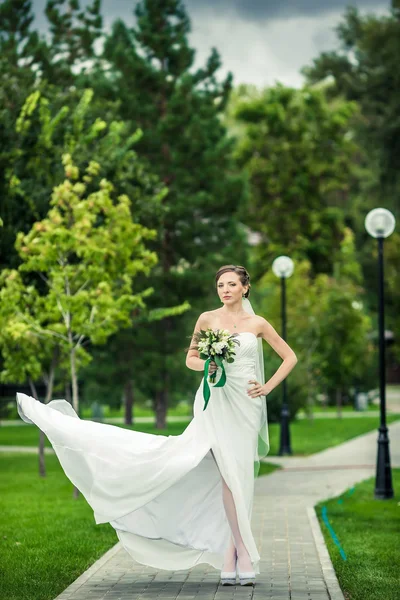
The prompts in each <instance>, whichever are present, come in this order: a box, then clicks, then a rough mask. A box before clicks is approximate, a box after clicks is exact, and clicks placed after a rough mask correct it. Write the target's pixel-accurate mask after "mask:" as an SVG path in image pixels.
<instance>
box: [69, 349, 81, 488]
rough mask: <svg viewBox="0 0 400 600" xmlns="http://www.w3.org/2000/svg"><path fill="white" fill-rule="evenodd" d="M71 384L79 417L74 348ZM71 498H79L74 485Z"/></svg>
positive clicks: (74, 406) (75, 408)
mask: <svg viewBox="0 0 400 600" xmlns="http://www.w3.org/2000/svg"><path fill="white" fill-rule="evenodd" d="M70 359H71V384H72V408H73V409H74V410H75V412H76V414H77V415H78V416H79V394H78V377H77V373H76V356H75V348H73V347H72V346H71V354H70ZM72 496H73V498H79V490H78V488H77V487H76V486H75V485H74V491H73V493H72Z"/></svg>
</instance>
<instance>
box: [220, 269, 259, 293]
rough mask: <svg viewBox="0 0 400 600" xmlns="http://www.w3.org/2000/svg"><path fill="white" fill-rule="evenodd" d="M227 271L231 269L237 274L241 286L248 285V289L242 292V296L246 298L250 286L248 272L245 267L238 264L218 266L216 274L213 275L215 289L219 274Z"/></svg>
mask: <svg viewBox="0 0 400 600" xmlns="http://www.w3.org/2000/svg"><path fill="white" fill-rule="evenodd" d="M228 271H233V272H234V273H236V274H237V275H238V276H239V279H240V283H241V284H242V285H243V286H245V285H248V286H249V289H248V290H247V292H246V293H245V294H244V297H245V298H248V297H249V296H250V288H251V283H250V275H249V274H248V272H247V271H246V269H245V268H244V267H241V266H240V265H224V266H223V267H221V268H219V269H218V271H217V274H216V276H215V289H217V285H218V279H219V278H220V277H221V275H223V274H224V273H227V272H228Z"/></svg>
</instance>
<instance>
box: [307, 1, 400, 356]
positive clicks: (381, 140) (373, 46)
mask: <svg viewBox="0 0 400 600" xmlns="http://www.w3.org/2000/svg"><path fill="white" fill-rule="evenodd" d="M336 32H337V38H338V42H339V48H338V49H337V50H334V51H330V52H323V53H321V54H320V55H319V56H318V57H317V58H316V59H314V61H313V63H312V64H311V65H310V66H307V67H305V68H304V69H303V73H304V74H305V75H306V77H307V80H308V81H309V83H311V84H314V85H319V84H320V83H321V82H325V84H326V86H327V90H328V93H329V94H330V96H331V98H345V99H347V100H349V101H356V102H357V103H358V105H359V106H360V112H361V116H362V118H361V119H360V120H358V122H357V127H356V128H355V131H354V133H355V135H356V139H357V141H358V143H359V144H360V145H362V146H363V147H364V148H365V150H366V152H365V155H364V156H365V160H366V166H367V169H366V178H365V179H363V181H362V184H361V185H360V189H359V191H358V193H357V195H356V196H355V197H354V198H353V199H352V204H353V208H352V212H353V215H354V216H353V219H352V227H353V229H354V231H355V232H356V236H357V241H356V244H357V248H358V252H359V259H360V261H361V264H362V268H363V274H364V278H365V286H366V290H367V297H366V301H367V304H368V307H369V309H370V310H371V311H373V312H374V313H375V314H376V313H377V310H378V306H377V260H376V243H375V242H374V241H373V240H371V238H370V237H369V236H368V235H367V233H366V231H365V227H364V219H365V216H366V214H367V212H368V211H369V210H370V209H372V208H375V207H376V206H384V207H386V208H388V209H390V210H391V211H393V213H394V214H395V216H396V218H397V217H398V215H399V210H400V201H399V198H400V177H399V172H400V171H399V160H400V159H399V156H400V146H399V144H400V142H399V140H400V108H399V107H400V103H399V98H400V80H399V77H398V63H399V48H400V45H399V40H400V7H399V2H398V0H393V1H392V2H391V10H390V13H389V14H387V15H382V16H381V15H376V14H367V15H361V14H360V12H359V11H358V10H357V9H356V8H348V9H347V11H346V12H345V14H344V17H343V20H342V22H341V23H340V24H339V26H338V27H337V28H336ZM385 247H386V250H387V260H386V263H387V268H388V274H389V279H388V289H387V294H386V306H387V313H386V326H387V328H388V329H391V330H393V331H397V330H398V324H399V319H398V315H399V313H400V292H399V290H400V280H399V270H398V266H396V265H398V264H399V263H400V250H399V244H398V241H397V238H396V235H394V236H391V238H389V239H388V240H387V242H386V244H385ZM394 353H395V355H397V357H400V342H399V340H398V336H395V346H394Z"/></svg>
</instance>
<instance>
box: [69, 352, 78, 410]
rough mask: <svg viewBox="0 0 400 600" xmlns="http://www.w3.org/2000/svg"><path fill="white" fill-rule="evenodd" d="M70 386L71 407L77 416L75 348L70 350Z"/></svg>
mask: <svg viewBox="0 0 400 600" xmlns="http://www.w3.org/2000/svg"><path fill="white" fill-rule="evenodd" d="M70 359H71V384H72V407H73V409H74V410H75V412H76V414H77V415H78V416H79V391H78V375H77V372H76V355H75V348H72V349H71V355H70Z"/></svg>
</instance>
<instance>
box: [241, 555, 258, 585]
mask: <svg viewBox="0 0 400 600" xmlns="http://www.w3.org/2000/svg"><path fill="white" fill-rule="evenodd" d="M236 566H237V569H238V571H239V581H240V585H255V583H256V574H255V572H254V571H241V570H240V569H239V565H238V559H237V554H236Z"/></svg>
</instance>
